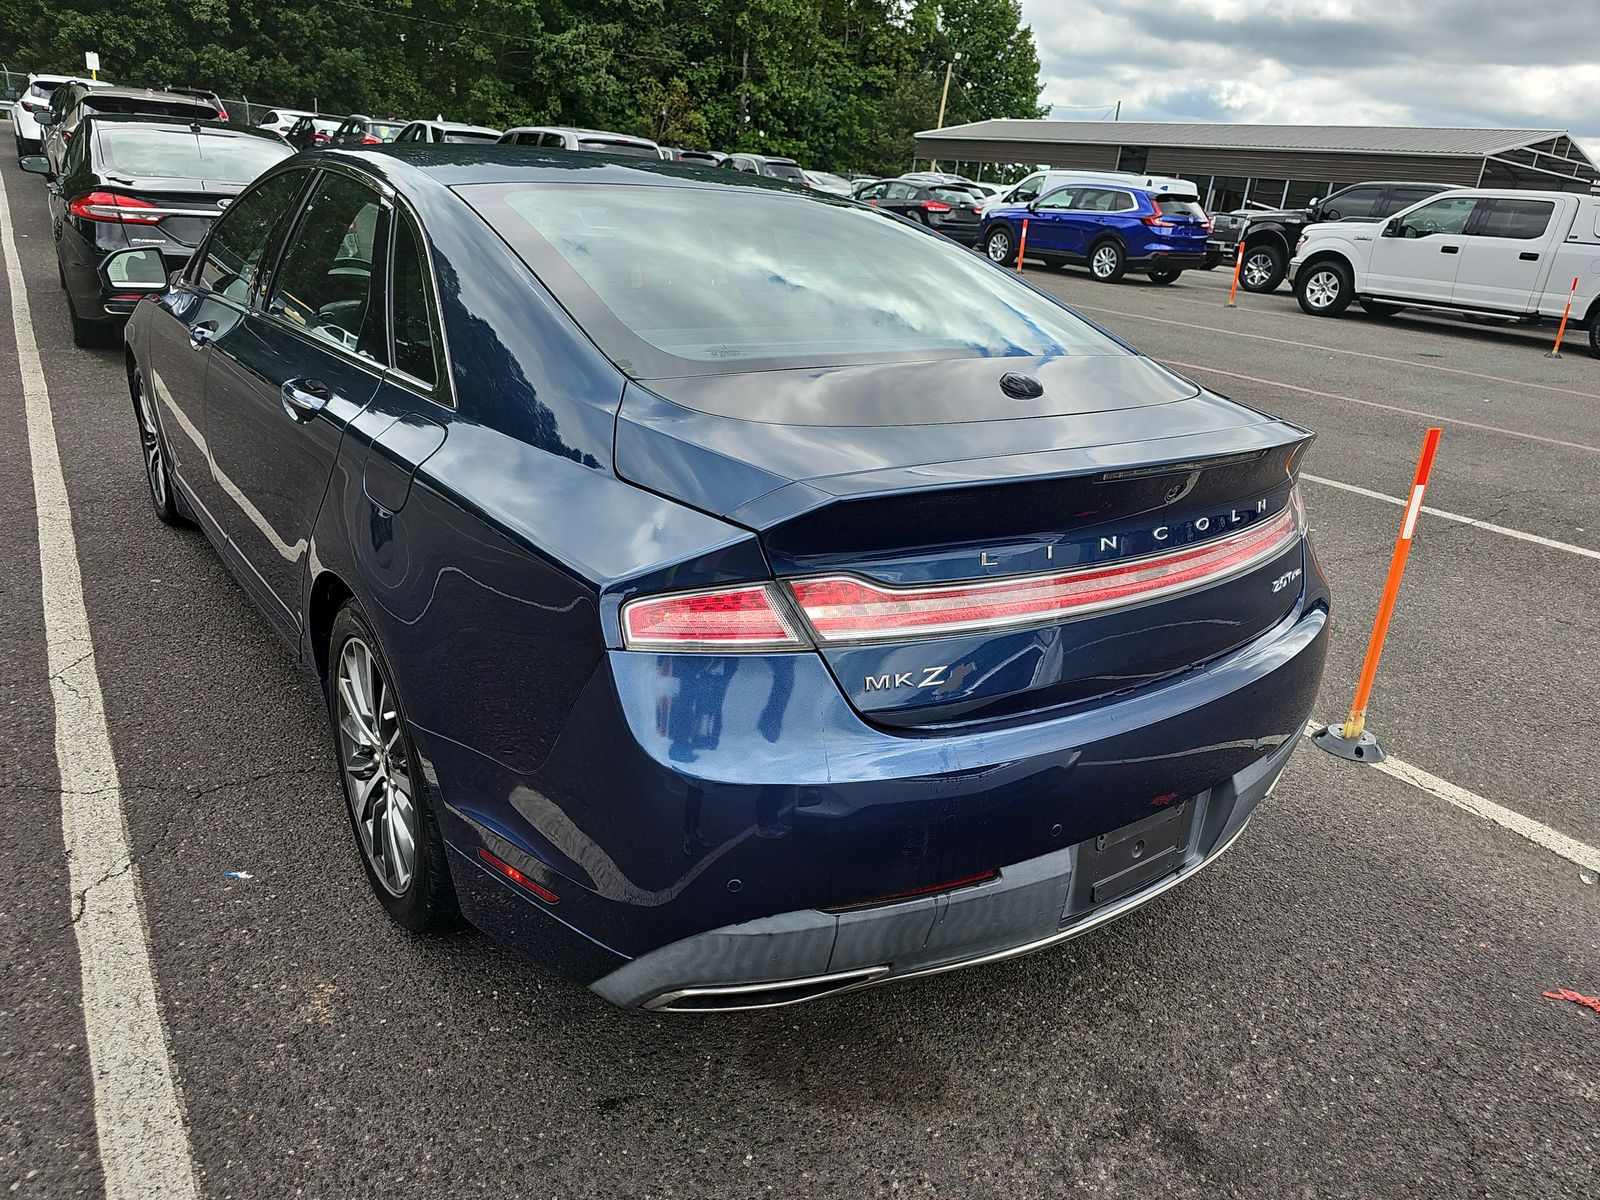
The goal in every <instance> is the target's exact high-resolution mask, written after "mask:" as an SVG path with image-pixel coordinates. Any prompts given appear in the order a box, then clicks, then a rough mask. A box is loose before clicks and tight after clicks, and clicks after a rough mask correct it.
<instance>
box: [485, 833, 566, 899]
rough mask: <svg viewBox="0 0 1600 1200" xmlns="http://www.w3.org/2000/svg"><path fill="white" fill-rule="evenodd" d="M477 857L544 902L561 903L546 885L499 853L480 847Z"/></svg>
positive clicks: (558, 897)
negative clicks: (527, 874)
mask: <svg viewBox="0 0 1600 1200" xmlns="http://www.w3.org/2000/svg"><path fill="white" fill-rule="evenodd" d="M478 857H479V858H481V859H483V861H484V862H486V863H488V864H489V865H490V866H491V867H493V868H494V869H495V870H496V871H499V872H500V874H502V875H504V876H505V877H506V878H507V879H509V880H511V882H512V883H515V884H518V885H519V886H521V887H524V888H527V889H528V891H530V892H532V893H533V894H534V895H535V896H537V897H539V899H541V900H543V901H544V902H545V903H546V904H559V903H561V897H560V896H557V895H556V894H555V893H554V892H552V891H551V890H550V889H549V888H547V887H540V886H539V884H537V883H535V882H534V881H533V880H531V879H529V878H528V877H527V876H526V875H525V874H523V873H522V872H521V871H519V870H517V869H516V868H515V867H513V866H512V865H511V864H510V863H508V862H506V860H505V859H503V858H501V857H500V856H499V855H496V854H490V853H489V852H488V851H487V850H485V849H483V848H481V847H480V848H479V850H478Z"/></svg>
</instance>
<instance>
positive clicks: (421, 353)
mask: <svg viewBox="0 0 1600 1200" xmlns="http://www.w3.org/2000/svg"><path fill="white" fill-rule="evenodd" d="M126 350H127V376H128V382H129V385H130V389H131V393H132V398H133V408H134V411H135V413H136V416H137V419H138V430H139V436H140V438H141V439H142V445H143V454H144V462H145V465H146V467H147V473H148V477H149V485H150V494H151V497H152V498H153V500H154V504H155V508H156V511H157V513H158V514H159V515H160V516H161V517H162V518H163V519H164V520H167V521H169V522H176V521H180V520H184V519H188V520H192V521H194V522H195V523H197V524H198V525H199V526H200V527H201V529H202V530H204V532H205V534H206V536H207V537H208V538H210V540H211V541H212V542H213V543H215V545H216V547H217V549H218V552H219V553H220V554H221V555H222V556H223V557H224V558H225V559H226V561H227V562H228V564H229V565H230V567H231V568H232V570H233V571H234V572H235V574H236V575H237V576H238V578H239V579H240V580H241V581H242V584H243V586H244V587H245V589H246V590H247V591H248V592H249V593H250V594H251V595H252V596H253V597H254V598H255V599H256V600H257V601H258V602H259V603H260V605H261V607H262V608H263V609H264V610H265V611H266V613H267V614H268V617H269V619H270V621H271V622H272V624H274V625H275V626H276V627H277V629H278V630H279V631H281V633H282V635H283V636H284V638H285V639H286V640H287V641H288V642H289V644H290V645H291V646H293V647H294V648H295V652H296V653H297V654H298V656H299V658H300V661H301V662H302V663H303V664H304V665H305V668H306V670H307V673H308V675H309V676H310V677H312V678H314V679H315V680H316V681H317V683H318V685H319V686H320V687H321V688H322V690H323V693H324V695H325V697H326V700H327V704H328V708H329V712H330V717H331V720H330V726H331V731H332V741H333V745H334V749H335V752H336V754H337V759H338V763H339V767H340V770H341V773H342V778H343V786H344V794H345V799H346V801H347V805H348V809H349V815H350V821H351V826H352V829H353V831H354V835H355V836H354V841H355V843H356V845H357V847H358V849H359V855H360V858H361V861H362V862H363V863H364V866H365V871H366V874H367V876H368V878H369V881H370V883H371V886H372V889H373V891H374V892H375V894H376V895H377V897H378V899H379V900H380V901H381V902H382V904H383V905H384V907H385V908H386V909H387V910H388V912H389V913H390V914H391V915H392V916H393V917H394V919H395V920H397V921H399V922H400V923H401V924H402V925H404V926H406V927H408V928H411V929H416V930H432V929H437V928H443V927H447V926H448V925H449V924H450V923H451V922H452V921H453V920H454V919H455V918H456V916H457V915H458V914H464V915H465V916H466V917H467V918H468V919H470V920H471V921H472V922H474V923H476V924H477V925H479V926H481V927H483V928H484V929H486V930H488V931H490V932H491V933H493V934H494V935H495V936H497V937H498V938H500V939H502V940H503V941H505V942H506V943H509V944H510V945H511V946H513V947H515V948H516V949H518V950H520V951H521V952H522V953H524V954H526V955H528V956H530V957H532V958H533V959H535V960H537V961H538V962H540V963H543V964H547V965H549V966H551V967H553V968H555V969H557V970H558V971H560V972H561V973H562V974H563V975H565V976H567V977H568V978H570V979H573V980H575V981H578V982H580V983H582V984H586V985H588V986H589V987H591V988H593V990H594V991H595V992H597V993H598V994H599V995H601V996H603V997H605V998H606V999H608V1000H610V1001H612V1002H614V1003H616V1004H618V1005H622V1006H627V1007H642V1008H645V1009H654V1010H661V1011H675V1012H682V1011H707V1010H730V1009H740V1008H754V1007H768V1006H774V1005H779V1004H785V1003H792V1002H795V1001H799V1000H807V999H812V998H816V997H820V996H824V995H829V994H833V993H839V992H845V991H849V990H852V989H855V988H861V987H866V986H869V985H872V984H877V983H881V982H884V981H888V980H894V979H902V978H907V977H911V976H919V975H927V974H931V973H934V972H940V971H946V970H950V969H952V968H956V967H964V966H969V965H973V964H978V963H985V962H991V961H994V960H998V959H1003V958H1008V957H1011V956H1013V955H1017V954H1021V953H1025V952H1028V951H1032V950H1037V949H1041V948H1043V947H1046V946H1050V945H1053V944H1055V943H1058V942H1061V941H1064V940H1066V939H1068V938H1071V937H1073V936H1076V935H1078V934H1080V933H1083V932H1085V931H1087V930H1089V929H1092V928H1094V927H1096V926H1099V925H1101V924H1103V923H1105V922H1106V921H1109V920H1111V919H1113V918H1115V917H1117V916H1119V915H1121V914H1123V913H1125V912H1128V911H1129V910H1131V909H1133V908H1135V907H1137V906H1138V905H1140V904H1142V903H1144V902H1145V901H1147V900H1149V899H1151V898H1152V897H1153V896H1156V895H1158V894H1160V893H1161V892H1163V891H1165V890H1166V889H1168V888H1169V887H1171V886H1172V885H1174V884H1176V883H1178V882H1180V881H1182V880H1184V879H1187V878H1188V877H1189V876H1190V875H1192V874H1194V873H1195V872H1196V871H1198V870H1199V869H1200V868H1201V867H1203V866H1205V865H1206V864H1207V863H1208V862H1210V861H1211V860H1212V859H1214V858H1215V857H1216V856H1217V855H1219V854H1221V853H1222V852H1223V851H1224V850H1225V849H1226V848H1227V847H1228V846H1230V845H1231V844H1232V843H1233V842H1234V840H1235V839H1236V838H1238V837H1239V835H1240V834H1241V832H1242V831H1243V830H1244V827H1245V824H1246V822H1247V821H1248V820H1249V818H1250V815H1251V812H1252V810H1254V809H1255V807H1256V806H1257V805H1258V804H1259V803H1260V802H1261V800H1262V798H1263V797H1264V796H1266V795H1267V793H1268V792H1269V791H1270V790H1271V789H1272V787H1273V785H1274V783H1275V782H1276V781H1277V779H1278V776H1279V774H1280V772H1282V770H1283V769H1284V766H1285V763H1286V762H1287V760H1288V758H1289V756H1290V754H1291V753H1292V751H1293V750H1294V747H1295V745H1296V742H1297V740H1298V735H1299V733H1300V730H1301V726H1302V723H1303V722H1304V721H1305V719H1306V717H1307V714H1308V713H1309V711H1310V708H1311V704H1312V698H1313V695H1314V694H1315V692H1316V690H1317V684H1318V681H1319V678H1320V676H1321V673H1322V665H1323V657H1324V650H1325V646H1326V641H1327V634H1328V622H1329V596H1328V590H1327V585H1326V583H1325V581H1324V579H1323V576H1322V573H1321V571H1320V570H1319V569H1318V567H1317V564H1316V560H1315V558H1314V557H1313V555H1312V551H1311V548H1310V546H1309V544H1308V543H1307V540H1306V535H1305V516H1304V513H1303V510H1302V508H1301V504H1300V499H1299V496H1298V492H1297V488H1296V472H1297V471H1298V469H1299V465H1300V460H1301V457H1302V455H1303V451H1304V450H1305V447H1306V446H1307V444H1308V443H1309V441H1310V439H1311V434H1310V433H1309V432H1307V431H1306V430H1305V429H1302V428H1299V427H1297V426H1295V425H1292V424H1289V423H1287V422H1284V421H1281V420H1277V419H1274V418H1272V417H1270V416H1266V415H1264V414H1262V413H1260V412H1257V411H1255V410H1253V409H1250V408H1246V407H1244V406H1242V405H1239V404H1235V403H1232V402H1230V401H1228V400H1226V399H1224V398H1222V397H1220V396H1217V395H1215V394H1212V393H1210V392H1207V391H1205V390H1204V389H1202V388H1199V387H1197V386H1196V385H1195V384H1193V383H1191V382H1190V381H1189V380H1187V379H1184V378H1182V377H1181V376H1178V375H1175V374H1173V373H1172V372H1171V371H1169V370H1167V369H1166V368H1164V367H1162V366H1160V365H1159V364H1157V363H1155V362H1152V361H1151V360H1150V359H1149V358H1146V357H1144V356H1143V355H1141V354H1140V353H1139V352H1138V351H1136V350H1134V349H1132V348H1131V347H1129V346H1127V345H1125V344H1124V343H1122V342H1121V341H1119V340H1117V339H1116V338H1115V337H1113V336H1111V335H1110V334H1108V333H1106V332H1104V331H1102V330H1100V329H1098V328H1096V327H1095V326H1093V325H1092V324H1090V323H1088V322H1087V321H1085V320H1084V319H1082V318H1081V317H1079V316H1077V315H1076V314H1074V313H1073V312H1072V311H1070V310H1069V309H1067V308H1066V307H1064V306H1063V305H1062V304H1060V303H1059V302H1058V301H1056V300H1054V299H1053V298H1051V297H1050V296H1048V295H1046V294H1044V293H1043V292H1041V291H1038V290H1036V289H1034V288H1033V287H1031V286H1030V285H1029V284H1028V283H1027V282H1025V281H1023V280H1021V279H1019V278H1017V277H1015V276H1014V275H1012V274H1011V273H1010V272H1008V271H1006V270H1004V269H1003V268H1001V267H998V266H996V265H994V264H992V263H990V262H988V261H986V260H985V259H984V258H983V257H982V256H981V255H978V254H975V253H973V252H972V251H969V250H965V249H962V248H961V247H959V246H956V245H954V244H952V243H951V242H949V241H948V240H947V239H944V238H941V237H939V236H937V235H935V234H933V233H931V232H930V231H928V230H925V229H920V228H917V227H915V226H913V225H911V224H910V223H909V222H906V221H904V220H902V219H899V218H896V217H891V216H887V215H885V214H883V213H881V212H878V211H875V210H873V209H871V208H869V207H867V206H864V205H858V204H854V203H852V202H850V201H847V200H840V199H838V198H834V197H829V196H826V195H822V194H819V193H815V192H812V193H808V194H804V193H800V192H798V191H797V190H794V189H790V188H787V187H784V186H783V185H781V184H774V183H770V182H767V181H764V180H761V179H759V178H757V177H754V176H751V175H748V174H743V173H738V172H733V171H727V172H721V173H718V174H714V175H713V174H708V173H705V172H700V171H695V170H692V169H687V168H683V167H679V166H676V165H674V164H670V163H666V162H660V161H645V160H638V159H620V158H608V157H606V156H603V155H565V154H560V153H558V152H552V151H542V150H534V149H523V148H520V147H515V146H495V147H469V146H414V147H399V146H395V147H385V148H372V149H359V150H357V149H350V150H335V151H323V152H319V153H317V154H314V155H309V156H308V155H302V156H299V157H296V158H293V159H289V160H287V161H286V162H284V163H282V164H280V165H278V166H276V167H274V168H272V169H270V170H269V171H268V172H267V173H266V174H265V175H264V176H263V177H262V178H261V179H260V180H258V181H257V182H256V183H255V184H253V185H252V186H251V187H250V188H249V189H248V190H246V191H245V192H244V193H243V194H242V195H241V196H240V197H239V199H238V200H237V201H236V202H235V203H234V204H233V205H231V206H230V207H229V209H228V210H227V212H226V213H225V214H224V215H223V217H222V218H221V219H220V220H219V221H218V222H217V223H216V225H215V226H214V227H213V228H212V230H211V232H210V234H209V236H208V238H207V240H206V241H205V242H204V243H203V244H202V246H201V247H200V248H199V250H198V252H197V253H196V255H195V257H194V259H193V260H192V262H191V263H190V265H189V267H188V268H187V270H186V272H185V273H183V274H182V275H181V276H179V277H176V278H174V279H173V280H172V281H170V282H169V283H168V284H167V285H165V286H163V287H162V288H160V289H159V290H157V291H154V292H153V293H152V294H151V296H150V297H149V298H148V299H146V300H144V301H141V302H140V303H139V304H138V305H137V307H136V311H135V314H134V316H133V317H132V319H131V320H130V321H129V323H128V326H127V331H126Z"/></svg>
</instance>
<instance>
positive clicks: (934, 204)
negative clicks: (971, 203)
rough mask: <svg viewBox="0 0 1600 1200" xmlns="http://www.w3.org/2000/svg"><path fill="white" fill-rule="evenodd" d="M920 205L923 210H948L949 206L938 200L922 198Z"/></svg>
mask: <svg viewBox="0 0 1600 1200" xmlns="http://www.w3.org/2000/svg"><path fill="white" fill-rule="evenodd" d="M922 207H923V210H924V211H925V212H949V211H950V206H949V205H948V204H945V203H944V202H943V201H940V200H924V201H923V202H922Z"/></svg>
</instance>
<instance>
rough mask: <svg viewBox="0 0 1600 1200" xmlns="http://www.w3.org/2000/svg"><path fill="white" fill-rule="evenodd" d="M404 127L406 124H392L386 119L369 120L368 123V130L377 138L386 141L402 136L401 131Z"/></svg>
mask: <svg viewBox="0 0 1600 1200" xmlns="http://www.w3.org/2000/svg"><path fill="white" fill-rule="evenodd" d="M404 128H405V126H404V125H399V124H394V125H391V124H389V123H388V122H386V121H369V122H368V123H367V132H368V133H370V134H371V135H372V136H373V137H375V138H382V139H383V140H384V141H386V142H392V141H394V140H395V138H397V137H399V136H400V131H401V130H402V129H404Z"/></svg>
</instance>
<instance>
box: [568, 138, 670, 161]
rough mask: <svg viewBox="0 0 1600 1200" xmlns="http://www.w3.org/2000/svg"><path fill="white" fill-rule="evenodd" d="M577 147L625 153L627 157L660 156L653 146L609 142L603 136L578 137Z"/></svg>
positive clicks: (604, 152) (602, 152) (605, 152)
mask: <svg viewBox="0 0 1600 1200" xmlns="http://www.w3.org/2000/svg"><path fill="white" fill-rule="evenodd" d="M578 149H580V150H592V151H596V152H598V153H600V154H626V155H627V156H628V157H629V158H660V157H661V153H660V151H658V150H657V149H656V148H655V147H654V146H641V145H639V144H638V143H637V142H609V141H607V140H606V139H604V138H579V139H578Z"/></svg>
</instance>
